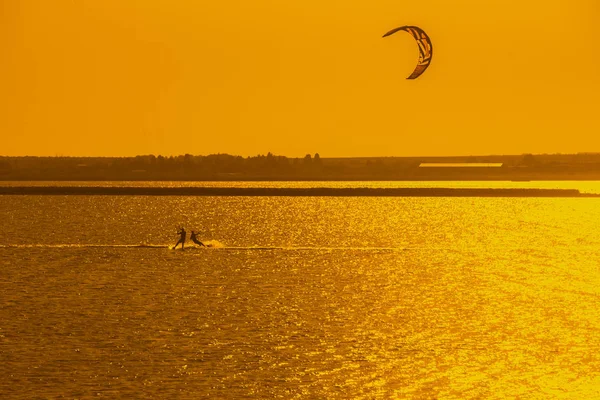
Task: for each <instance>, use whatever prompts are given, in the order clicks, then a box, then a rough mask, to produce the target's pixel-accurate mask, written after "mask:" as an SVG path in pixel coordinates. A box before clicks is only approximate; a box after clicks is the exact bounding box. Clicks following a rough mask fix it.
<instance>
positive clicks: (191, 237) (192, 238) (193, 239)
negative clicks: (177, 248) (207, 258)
mask: <svg viewBox="0 0 600 400" xmlns="http://www.w3.org/2000/svg"><path fill="white" fill-rule="evenodd" d="M190 239H191V241H192V242H194V243H196V244H199V245H200V246H202V247H206V246H205V245H204V243H202V242H201V241H199V240H198V238H197V237H196V232H194V231H192V234H191V235H190Z"/></svg>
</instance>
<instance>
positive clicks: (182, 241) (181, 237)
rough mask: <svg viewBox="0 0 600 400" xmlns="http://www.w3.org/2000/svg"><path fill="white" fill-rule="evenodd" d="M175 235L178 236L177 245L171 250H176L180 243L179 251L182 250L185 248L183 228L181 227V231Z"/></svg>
mask: <svg viewBox="0 0 600 400" xmlns="http://www.w3.org/2000/svg"><path fill="white" fill-rule="evenodd" d="M177 234H178V235H179V240H178V241H177V243H176V244H175V246H173V248H176V247H177V245H178V244H179V243H181V250H183V247H184V246H185V235H186V234H185V229H183V227H181V230H180V231H179V232H177Z"/></svg>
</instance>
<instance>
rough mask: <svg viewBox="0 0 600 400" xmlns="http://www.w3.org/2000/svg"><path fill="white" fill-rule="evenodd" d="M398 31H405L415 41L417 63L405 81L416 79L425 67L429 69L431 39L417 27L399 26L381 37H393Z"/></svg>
mask: <svg viewBox="0 0 600 400" xmlns="http://www.w3.org/2000/svg"><path fill="white" fill-rule="evenodd" d="M398 31H405V32H408V33H410V34H411V35H412V37H413V38H415V40H416V41H417V45H418V46H419V62H418V64H417V66H416V67H415V70H414V71H413V73H412V74H410V76H409V77H408V78H406V79H416V78H418V77H419V76H420V75H421V74H422V73H423V72H425V70H426V69H427V67H429V63H431V57H432V56H433V45H432V44H431V39H429V36H427V34H426V33H425V31H424V30H423V29H421V28H419V27H417V26H409V25H406V26H401V27H399V28H395V29H392V30H391V31H389V32H388V33H386V34H385V35H383V37H386V36H390V35H393V34H394V33H396V32H398Z"/></svg>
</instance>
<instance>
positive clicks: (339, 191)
mask: <svg viewBox="0 0 600 400" xmlns="http://www.w3.org/2000/svg"><path fill="white" fill-rule="evenodd" d="M0 195H76V196H288V197H299V196H309V197H311V196H319V197H574V198H584V197H600V195H597V194H590V193H581V192H580V191H579V190H577V189H522V188H366V187H364V188H238V187H95V186H87V187H81V186H6V187H0Z"/></svg>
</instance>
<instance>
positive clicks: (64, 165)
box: [0, 152, 600, 180]
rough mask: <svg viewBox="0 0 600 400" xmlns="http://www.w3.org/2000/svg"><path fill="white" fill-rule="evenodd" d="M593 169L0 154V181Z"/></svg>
mask: <svg viewBox="0 0 600 400" xmlns="http://www.w3.org/2000/svg"><path fill="white" fill-rule="evenodd" d="M422 162H479V163H502V164H503V167H502V168H495V169H493V170H492V169H485V168H484V169H464V168H462V169H460V170H458V169H454V170H452V169H448V170H443V169H433V170H432V169H425V168H419V165H420V164H421V163H422ZM524 173H525V174H529V175H532V176H534V175H535V176H538V177H539V176H542V175H552V174H569V173H576V174H580V175H581V174H584V173H588V174H589V173H597V174H598V175H599V177H600V154H598V153H579V154H539V155H533V154H522V155H490V156H455V157H356V158H352V157H349V158H322V157H321V156H320V155H319V153H316V154H314V155H311V154H307V155H306V156H304V157H301V158H290V157H286V156H279V155H274V154H272V153H270V152H269V153H267V154H266V155H262V154H259V155H257V156H250V157H242V156H234V155H230V154H211V155H205V156H204V155H191V154H184V155H179V156H162V155H158V156H155V155H139V156H135V157H62V156H59V157H33V156H23V157H0V179H2V180H69V179H72V180H86V179H89V180H235V179H241V180H243V179H290V180H295V179H325V180H327V179H365V180H374V179H383V180H388V179H413V178H423V179H428V178H432V177H433V178H435V177H436V176H437V177H441V178H444V177H458V178H461V176H462V177H465V176H466V177H467V178H468V177H469V176H471V177H473V178H477V177H479V178H481V177H484V178H485V177H492V178H498V179H499V178H502V177H503V176H504V177H506V176H509V175H519V174H521V175H523V174H524Z"/></svg>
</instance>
